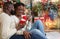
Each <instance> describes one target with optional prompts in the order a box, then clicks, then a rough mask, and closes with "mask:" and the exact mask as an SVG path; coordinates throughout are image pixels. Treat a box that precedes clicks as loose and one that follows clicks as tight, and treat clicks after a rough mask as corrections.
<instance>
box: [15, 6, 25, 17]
mask: <svg viewBox="0 0 60 39" xmlns="http://www.w3.org/2000/svg"><path fill="white" fill-rule="evenodd" d="M24 11H25V10H24V6H18V7H17V9H16V15H18V16H21V15H23V14H24Z"/></svg>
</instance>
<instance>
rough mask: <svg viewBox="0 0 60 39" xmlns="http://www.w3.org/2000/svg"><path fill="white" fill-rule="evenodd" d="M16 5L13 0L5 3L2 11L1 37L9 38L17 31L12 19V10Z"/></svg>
mask: <svg viewBox="0 0 60 39" xmlns="http://www.w3.org/2000/svg"><path fill="white" fill-rule="evenodd" d="M12 10H14V7H13V5H12V3H11V2H6V3H4V6H3V12H2V13H0V39H9V38H10V37H11V36H12V35H14V34H15V33H16V31H17V30H16V28H15V27H13V28H12V27H11V26H12V25H14V24H13V22H12V21H11V17H10V15H11V11H12Z"/></svg>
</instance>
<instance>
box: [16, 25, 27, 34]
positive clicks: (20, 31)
mask: <svg viewBox="0 0 60 39" xmlns="http://www.w3.org/2000/svg"><path fill="white" fill-rule="evenodd" d="M25 30H26V26H25V27H24V28H22V29H20V30H18V31H17V32H16V34H18V35H23V32H24V31H25Z"/></svg>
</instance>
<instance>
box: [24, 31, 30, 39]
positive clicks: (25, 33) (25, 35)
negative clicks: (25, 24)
mask: <svg viewBox="0 0 60 39" xmlns="http://www.w3.org/2000/svg"><path fill="white" fill-rule="evenodd" d="M23 35H24V37H25V39H30V38H31V36H30V33H29V32H27V31H24V32H23Z"/></svg>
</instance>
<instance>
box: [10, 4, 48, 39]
mask: <svg viewBox="0 0 60 39" xmlns="http://www.w3.org/2000/svg"><path fill="white" fill-rule="evenodd" d="M24 7H25V5H24V4H23V3H16V4H15V7H14V8H15V12H16V16H17V17H18V18H19V19H21V15H24V11H25V10H24ZM18 28H19V27H18ZM10 39H47V38H46V37H45V32H44V27H43V23H42V22H41V21H40V20H37V21H36V22H35V23H33V25H32V26H31V29H30V30H28V31H27V29H26V28H25V27H24V28H23V30H22V29H20V30H18V32H17V33H16V34H15V35H13V36H12V37H11V38H10Z"/></svg>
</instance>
